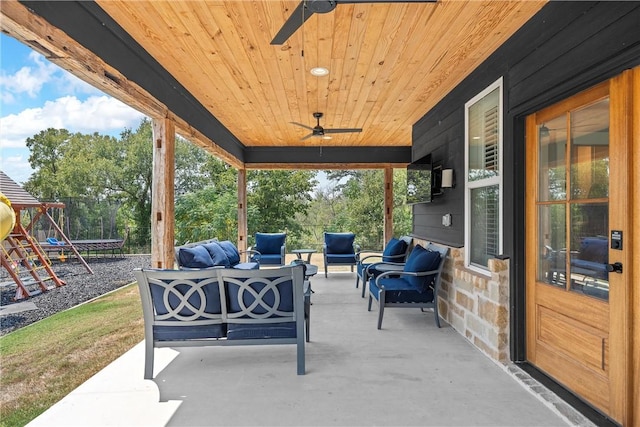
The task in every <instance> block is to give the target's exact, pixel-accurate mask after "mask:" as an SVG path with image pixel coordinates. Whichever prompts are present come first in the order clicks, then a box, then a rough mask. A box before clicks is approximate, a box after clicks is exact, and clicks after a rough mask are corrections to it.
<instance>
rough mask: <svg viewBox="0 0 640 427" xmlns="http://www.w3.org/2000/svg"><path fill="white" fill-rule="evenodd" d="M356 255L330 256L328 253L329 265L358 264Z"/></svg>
mask: <svg viewBox="0 0 640 427" xmlns="http://www.w3.org/2000/svg"><path fill="white" fill-rule="evenodd" d="M356 262H357V261H356V255H355V253H352V254H329V253H327V263H329V264H347V265H355V264H356Z"/></svg>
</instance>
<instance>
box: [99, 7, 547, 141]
mask: <svg viewBox="0 0 640 427" xmlns="http://www.w3.org/2000/svg"><path fill="white" fill-rule="evenodd" d="M545 2H546V0H531V1H494V0H489V1H461V0H439V1H438V2H437V3H373V4H372V3H359V4H347V3H343V4H338V6H337V7H336V9H335V10H334V11H332V12H330V13H325V14H314V15H312V16H311V17H310V18H309V19H308V20H307V21H306V23H305V24H304V25H303V26H302V27H301V28H300V29H298V31H296V32H295V33H294V34H293V35H292V36H291V37H290V38H289V39H288V40H287V41H286V42H285V43H284V44H283V45H271V44H270V42H271V40H272V39H273V37H274V36H275V34H276V33H277V32H278V30H279V29H280V27H282V25H283V23H284V22H285V21H286V20H287V19H288V18H289V16H290V15H291V13H292V11H293V10H294V9H295V8H296V7H297V6H298V4H299V2H297V1H239V0H233V1H199V0H192V1H161V0H154V1H127V0H98V1H97V4H98V5H99V6H100V7H101V8H102V9H103V10H104V11H105V12H106V13H107V14H108V15H109V16H110V17H111V18H112V19H113V20H115V21H116V22H117V23H118V24H119V25H120V26H121V27H122V28H123V29H124V30H125V31H126V32H127V33H128V34H129V35H130V36H131V37H132V38H133V39H135V41H137V43H139V44H140V45H141V46H142V48H143V49H144V50H146V51H147V52H148V53H149V54H150V55H151V56H152V57H153V58H154V59H155V60H157V61H158V63H159V64H160V65H161V66H162V67H164V68H165V69H166V70H167V71H168V72H169V73H170V74H171V75H172V76H173V77H174V78H175V79H176V80H177V81H178V82H180V84H182V86H183V87H184V88H185V89H186V90H187V91H188V92H189V93H190V95H191V96H193V97H194V98H196V99H197V100H198V101H199V102H200V103H201V104H202V105H203V106H204V107H205V108H206V109H207V110H208V111H209V112H210V113H211V115H213V116H214V117H215V118H217V119H218V120H219V121H220V122H221V123H222V124H223V125H224V126H225V127H226V128H227V129H228V130H229V131H230V132H231V133H232V134H233V135H234V136H235V137H236V138H237V139H238V140H239V141H240V142H241V143H242V144H243V145H244V146H245V147H296V146H305V147H308V146H324V147H331V146H336V147H368V146H389V147H391V146H396V147H407V146H411V129H412V125H413V124H414V123H415V122H416V121H418V120H419V119H420V118H421V117H422V116H423V115H424V114H426V113H427V112H428V111H429V110H430V109H431V108H432V107H433V106H434V105H435V104H436V103H437V102H438V101H439V100H441V99H442V98H443V97H444V96H445V95H446V94H447V93H448V92H449V91H451V90H452V89H453V88H454V87H455V86H456V85H457V84H458V83H460V82H461V81H462V80H463V79H464V78H465V77H466V76H467V75H468V74H469V73H470V72H471V71H472V70H473V69H474V68H475V67H477V66H478V65H479V64H480V63H481V62H482V61H484V60H485V59H486V58H487V57H488V56H489V55H490V54H491V53H492V52H494V51H495V50H496V48H498V47H499V46H500V45H501V44H502V43H503V42H504V41H505V40H507V39H508V38H509V37H510V36H511V35H512V34H513V33H514V32H515V31H517V30H518V29H519V28H520V27H521V26H522V25H523V24H524V23H525V22H526V21H527V20H529V18H531V17H532V16H533V15H534V14H535V13H536V12H537V11H538V10H539V9H540V8H541V7H542V6H543V5H544V3H545ZM315 66H323V67H326V68H328V69H329V75H328V76H326V77H314V76H312V75H311V74H310V73H309V70H310V69H311V68H312V67H315ZM116 95H117V94H116ZM152 95H153V94H152ZM124 98H126V97H124ZM316 111H319V112H322V113H324V117H323V118H322V119H321V121H320V123H321V125H322V126H323V127H325V128H362V129H363V131H362V132H361V133H341V134H332V135H331V136H332V139H331V140H326V139H322V138H317V137H313V138H308V139H306V140H304V141H301V138H303V137H304V136H306V135H308V134H309V133H310V131H309V130H308V129H304V128H302V127H300V126H296V125H294V124H292V123H290V122H298V123H302V124H306V125H308V126H314V125H315V124H316V123H315V119H314V118H313V113H314V112H316ZM182 119H184V120H187V118H185V117H183V118H182ZM179 128H180V126H179ZM213 142H214V143H215V141H213Z"/></svg>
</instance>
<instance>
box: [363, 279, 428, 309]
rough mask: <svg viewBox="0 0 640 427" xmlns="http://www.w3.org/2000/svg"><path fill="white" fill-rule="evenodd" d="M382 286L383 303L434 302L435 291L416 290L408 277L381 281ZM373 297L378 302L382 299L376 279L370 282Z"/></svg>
mask: <svg viewBox="0 0 640 427" xmlns="http://www.w3.org/2000/svg"><path fill="white" fill-rule="evenodd" d="M379 284H380V286H382V287H384V289H385V293H384V301H383V303H416V302H424V303H428V302H433V289H427V290H426V292H423V291H421V290H419V289H418V288H416V287H415V286H414V285H413V284H412V283H410V282H409V281H408V280H407V277H400V278H388V277H385V278H383V279H380V281H379ZM369 289H370V290H371V295H373V297H374V298H375V299H377V300H379V299H380V289H379V288H378V286H377V285H376V279H371V280H369Z"/></svg>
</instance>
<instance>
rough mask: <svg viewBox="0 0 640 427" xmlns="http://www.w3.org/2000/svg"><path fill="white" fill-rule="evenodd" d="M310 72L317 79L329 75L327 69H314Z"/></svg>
mask: <svg viewBox="0 0 640 427" xmlns="http://www.w3.org/2000/svg"><path fill="white" fill-rule="evenodd" d="M309 72H310V73H311V74H312V75H314V76H316V77H324V76H326V75H328V74H329V70H328V69H327V68H325V67H313V68H312V69H311V71H309Z"/></svg>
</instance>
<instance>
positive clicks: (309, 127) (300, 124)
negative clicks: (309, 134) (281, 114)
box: [289, 122, 313, 130]
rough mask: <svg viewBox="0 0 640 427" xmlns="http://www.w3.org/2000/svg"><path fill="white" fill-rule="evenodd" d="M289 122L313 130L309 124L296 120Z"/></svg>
mask: <svg viewBox="0 0 640 427" xmlns="http://www.w3.org/2000/svg"><path fill="white" fill-rule="evenodd" d="M289 123H291V124H292V125H298V126H301V127H303V128H305V129H309V130H313V128H312V127H311V126H307V125H303V124H302V123H298V122H289Z"/></svg>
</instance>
